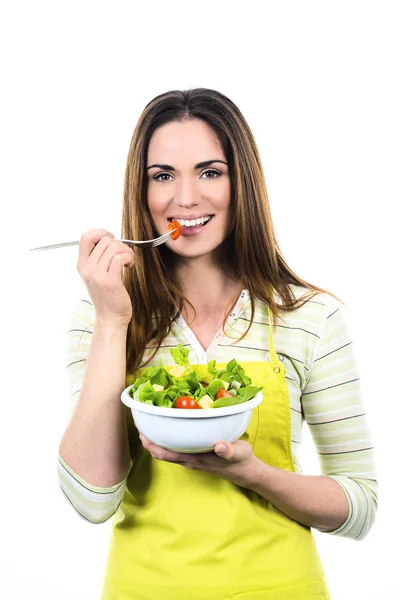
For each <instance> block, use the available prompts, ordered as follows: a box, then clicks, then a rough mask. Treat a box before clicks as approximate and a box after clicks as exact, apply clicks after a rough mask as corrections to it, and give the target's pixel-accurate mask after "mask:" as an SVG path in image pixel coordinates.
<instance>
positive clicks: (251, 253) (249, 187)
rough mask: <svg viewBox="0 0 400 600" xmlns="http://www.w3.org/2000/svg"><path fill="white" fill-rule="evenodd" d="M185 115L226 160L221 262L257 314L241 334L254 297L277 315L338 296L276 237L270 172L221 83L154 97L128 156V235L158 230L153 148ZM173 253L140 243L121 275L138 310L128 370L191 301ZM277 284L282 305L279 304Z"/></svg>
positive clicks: (125, 214)
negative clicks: (211, 136)
mask: <svg viewBox="0 0 400 600" xmlns="http://www.w3.org/2000/svg"><path fill="white" fill-rule="evenodd" d="M185 119H200V120H202V121H204V122H205V123H207V124H208V125H209V126H210V127H211V129H212V130H213V131H214V133H215V134H216V136H217V138H218V140H219V142H220V144H221V147H222V149H223V151H224V153H225V156H226V159H227V162H228V168H229V176H230V182H231V204H230V209H231V219H232V230H231V233H230V234H229V236H228V238H227V239H226V240H225V242H224V243H223V246H222V267H223V268H224V270H225V271H226V272H227V273H228V274H229V276H230V277H231V278H232V279H233V280H234V281H236V282H237V283H238V284H240V287H241V288H242V289H247V290H248V291H249V295H250V301H251V321H250V323H249V326H248V329H247V330H246V332H245V333H244V334H243V336H242V337H244V335H246V333H247V331H248V330H249V329H250V327H251V325H252V321H253V316H254V310H255V300H256V299H259V300H261V301H262V302H264V303H266V304H267V305H268V306H270V308H271V310H272V313H273V315H274V322H276V319H277V317H278V311H281V310H283V311H289V310H293V309H296V308H299V307H300V306H302V305H303V304H304V303H305V302H307V300H309V299H310V298H312V297H313V296H315V295H316V294H317V293H318V292H325V293H328V294H330V295H331V296H333V297H335V298H337V297H336V296H335V295H334V294H332V293H331V292H328V291H327V290H324V289H322V288H319V287H317V286H315V285H312V284H310V283H308V282H306V281H304V280H303V279H301V278H300V277H298V276H297V275H296V274H295V273H294V272H293V271H292V270H291V269H290V268H289V266H288V265H287V264H286V262H285V260H284V258H283V256H282V252H281V250H280V248H279V245H278V242H277V240H276V237H275V232H274V226H273V223H272V217H271V211H270V206H269V200H268V194H267V189H266V183H265V177H264V172H263V168H262V164H261V160H260V156H259V152H258V149H257V145H256V142H255V139H254V137H253V134H252V132H251V130H250V128H249V126H248V124H247V122H246V120H245V118H244V117H243V115H242V113H241V112H240V110H239V109H238V108H237V106H236V105H235V104H234V103H233V102H232V101H231V100H229V98H227V97H226V96H224V95H223V94H222V93H220V92H217V91H215V90H211V89H206V88H195V89H190V90H186V91H179V90H174V91H170V92H166V93H164V94H161V95H159V96H156V97H155V98H154V99H153V100H152V101H151V102H149V104H148V105H147V106H146V107H145V109H144V111H143V113H142V114H141V116H140V118H139V120H138V123H137V125H136V128H135V130H134V133H133V136H132V141H131V144H130V148H129V154H128V158H127V164H126V172H125V183H124V199H123V211H122V231H121V234H122V239H139V240H141V239H143V240H144V239H149V238H153V237H156V236H157V235H159V233H158V232H157V230H156V229H155V226H154V223H153V220H152V218H151V215H150V212H149V209H148V204H147V173H146V161H147V152H148V147H149V143H150V139H151V136H152V135H153V133H154V132H155V130H156V129H157V128H159V127H161V126H162V125H165V124H166V123H169V122H171V121H184V120H185ZM173 260H174V253H173V252H172V251H171V250H170V249H169V248H168V247H167V246H165V245H164V246H160V247H158V248H153V249H152V250H144V251H142V250H140V249H138V248H136V249H135V265H134V267H133V268H127V269H124V270H123V282H124V284H125V286H126V288H127V290H128V293H129V295H130V297H131V300H132V309H133V316H132V320H131V322H130V324H129V328H128V335H127V347H126V350H127V353H126V354H127V372H128V373H132V372H134V371H135V370H136V369H138V368H139V367H140V366H143V365H144V364H147V363H148V362H149V361H150V360H151V358H153V356H154V355H155V354H156V352H157V350H158V348H159V347H160V345H161V343H162V341H163V339H164V338H165V336H166V335H167V334H168V333H169V331H170V329H171V324H172V320H173V318H174V314H175V313H176V310H177V309H178V310H182V307H183V305H184V302H188V301H187V300H186V298H184V296H183V294H182V292H181V290H180V289H179V287H178V285H177V282H176V281H175V280H174V277H173V270H172V269H171V265H172V264H173ZM290 284H294V285H300V286H304V287H305V288H307V289H308V291H307V292H306V293H305V294H304V295H303V296H302V297H301V298H296V297H295V295H294V293H293V290H292V289H291V288H290ZM274 290H276V292H277V293H278V295H279V297H280V299H281V301H282V304H279V305H277V304H276V302H275V299H274ZM236 299H237V295H236V297H232V298H231V301H230V302H229V306H228V307H227V310H226V314H225V319H224V325H225V322H226V318H227V315H228V314H229V313H230V312H231V310H232V307H233V306H234V304H235V302H236ZM337 299H338V300H339V298H337ZM189 304H190V303H189ZM192 308H194V307H192ZM240 339H242V338H240ZM149 345H150V346H151V347H154V353H153V354H152V355H151V357H150V358H149V360H148V361H146V363H143V365H142V364H141V362H142V359H143V353H144V351H145V349H146V346H149Z"/></svg>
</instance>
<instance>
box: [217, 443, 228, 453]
mask: <svg viewBox="0 0 400 600" xmlns="http://www.w3.org/2000/svg"><path fill="white" fill-rule="evenodd" d="M216 450H217V452H218V453H219V454H223V453H224V452H226V446H224V445H223V444H218V446H217V448H216Z"/></svg>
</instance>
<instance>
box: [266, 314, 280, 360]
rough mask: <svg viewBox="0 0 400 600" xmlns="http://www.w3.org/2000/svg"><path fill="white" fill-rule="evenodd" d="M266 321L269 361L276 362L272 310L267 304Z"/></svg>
mask: <svg viewBox="0 0 400 600" xmlns="http://www.w3.org/2000/svg"><path fill="white" fill-rule="evenodd" d="M267 308H268V323H269V354H270V357H271V362H278V355H277V353H276V350H275V346H274V340H273V322H274V318H273V314H272V310H271V309H270V307H269V306H268V307H267Z"/></svg>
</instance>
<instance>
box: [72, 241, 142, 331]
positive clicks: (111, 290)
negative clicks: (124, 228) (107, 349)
mask: <svg viewBox="0 0 400 600" xmlns="http://www.w3.org/2000/svg"><path fill="white" fill-rule="evenodd" d="M113 238H114V235H113V234H112V233H110V232H109V231H107V230H106V229H90V230H89V231H85V232H84V233H83V234H82V236H81V239H80V242H79V258H78V264H77V269H78V271H79V274H80V276H81V277H82V279H83V282H84V284H85V286H86V288H87V290H88V292H89V295H90V298H91V299H92V301H93V305H94V309H95V311H96V322H97V323H98V324H104V325H128V324H129V322H130V320H131V318H132V303H131V299H130V296H129V294H128V292H127V290H126V288H125V286H124V284H123V282H122V269H123V267H124V266H126V267H132V266H133V264H134V257H133V250H132V248H130V247H129V246H127V245H126V244H124V242H121V241H119V240H114V239H113Z"/></svg>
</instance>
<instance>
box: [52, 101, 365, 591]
mask: <svg viewBox="0 0 400 600" xmlns="http://www.w3.org/2000/svg"><path fill="white" fill-rule="evenodd" d="M172 219H177V220H179V221H180V222H181V224H182V225H183V228H182V235H181V236H180V237H179V238H178V239H177V240H176V241H172V240H170V241H169V242H168V243H167V244H165V245H164V246H160V247H158V248H156V249H153V250H140V249H135V251H132V249H131V248H130V247H128V246H127V245H125V244H123V243H122V242H120V241H116V240H114V239H113V238H114V236H113V234H112V233H110V232H108V231H106V230H103V229H94V230H91V231H89V232H86V233H84V234H83V235H82V238H81V241H80V249H79V260H78V270H79V272H80V274H81V276H82V278H83V280H84V283H85V285H86V287H87V290H88V292H89V296H90V300H82V301H81V302H80V303H79V304H78V307H77V309H76V312H75V314H74V317H73V324H72V326H71V330H70V331H69V333H68V335H69V355H68V374H69V381H70V386H71V399H70V401H71V406H72V416H71V419H70V421H69V424H68V426H67V428H66V431H65V433H64V435H63V437H62V440H61V443H60V448H59V477H60V484H61V488H62V490H63V491H64V493H65V494H66V495H67V497H68V498H69V500H70V501H71V503H72V504H73V505H74V507H75V509H76V510H77V511H78V512H79V513H80V514H81V515H82V516H84V517H85V518H87V519H89V520H90V521H92V522H102V521H104V520H106V519H107V518H109V517H110V516H111V515H114V518H113V530H112V536H111V545H110V551H109V557H108V562H107V568H106V574H105V578H104V586H103V594H102V599H103V600H114V599H118V600H125V599H128V598H129V599H131V598H134V599H135V600H153V599H154V600H155V599H156V598H157V599H159V598H163V600H181V599H182V600H228V599H232V598H235V599H238V600H263V599H264V598H268V599H270V598H271V599H284V598H285V599H286V598H291V599H303V598H304V599H306V598H307V599H308V598H321V599H322V598H329V593H328V589H327V586H326V582H325V576H324V572H323V568H322V566H321V564H320V561H319V557H318V554H317V551H316V549H315V544H314V541H313V537H312V534H311V528H316V529H318V530H319V531H323V532H327V533H331V534H335V535H344V536H347V537H351V538H354V539H361V538H363V537H365V535H366V534H367V532H368V531H369V529H370V528H371V526H372V524H373V521H374V516H375V511H376V493H377V483H376V478H375V469H374V458H373V454H372V453H373V449H372V443H371V441H370V437H369V433H368V429H367V425H366V422H365V411H364V410H363V408H362V406H361V401H360V388H359V376H358V373H357V365H356V361H355V356H354V350H353V345H352V341H351V338H350V335H349V331H348V327H347V325H346V318H345V316H344V308H343V306H342V304H341V303H340V301H338V299H337V298H336V297H335V296H333V295H332V294H330V293H328V292H326V291H325V290H322V289H321V288H318V287H316V286H313V285H311V284H309V283H307V282H305V281H303V280H302V279H300V278H299V277H298V276H297V275H295V274H294V273H293V272H292V271H291V270H290V268H289V267H288V265H287V264H286V263H285V261H284V259H283V257H282V254H281V252H280V250H279V248H278V244H277V242H276V239H275V235H274V229H273V225H272V220H271V214H270V209H269V204H268V197H267V191H266V188H265V181H264V174H263V170H262V166H261V161H260V158H259V154H258V151H257V147H256V144H255V141H254V138H253V136H252V134H251V131H250V130H249V127H248V125H247V123H246V121H245V119H244V117H243V116H242V114H241V113H240V111H239V109H238V108H237V107H236V106H235V105H234V104H233V103H232V102H231V101H230V100H229V99H228V98H226V97H225V96H224V95H223V94H220V93H218V92H216V91H213V90H208V89H193V90H190V91H185V92H180V91H172V92H168V93H165V94H162V95H160V96H158V97H156V98H154V100H152V101H151V102H150V103H149V104H148V105H147V107H146V108H145V110H144V112H143V114H142V115H141V117H140V119H139V122H138V124H137V127H136V129H135V132H134V135H133V138H132V142H131V147H130V151H129V155H128V160H127V167H126V176H125V190H124V205H123V226H122V238H123V239H149V238H153V237H155V236H157V235H160V234H162V233H164V232H165V231H166V230H167V228H168V225H169V222H170V221H171V220H172ZM273 325H275V327H273ZM178 343H182V344H183V345H184V346H185V347H186V348H188V349H189V351H190V354H189V360H190V362H191V363H192V364H197V363H206V362H208V361H209V360H212V359H215V360H216V361H217V363H226V362H227V361H229V360H231V359H232V358H236V359H237V360H238V362H239V363H241V364H242V365H243V366H244V368H245V370H246V373H247V374H248V375H249V376H250V377H251V378H252V380H253V383H255V384H256V385H263V386H264V389H263V394H264V401H263V402H262V404H261V405H260V407H259V409H256V410H254V411H253V415H252V419H251V421H250V425H249V427H248V429H247V430H246V433H245V434H244V435H243V436H242V438H241V439H240V440H238V441H237V442H235V443H233V444H230V443H227V442H225V441H224V440H221V441H220V442H219V443H218V444H216V446H215V449H214V452H210V453H205V454H201V455H188V454H179V453H175V452H170V451H168V450H166V449H163V448H160V447H158V446H155V445H154V444H151V443H150V442H149V441H148V440H146V439H145V438H143V437H142V436H139V434H138V432H137V431H136V429H135V427H134V424H133V422H132V418H131V415H130V413H129V411H127V409H126V408H125V407H124V406H123V404H122V403H121V401H120V393H121V391H122V390H123V389H124V388H125V387H126V386H127V385H129V384H130V383H131V382H132V381H133V380H134V378H135V376H137V375H138V373H139V369H140V368H142V367H143V366H144V365H147V366H148V365H150V364H158V362H159V361H161V362H162V363H163V364H172V363H173V359H172V357H171V355H170V348H171V347H173V346H176V345H177V344H178ZM277 352H279V354H277ZM78 397H79V399H78ZM304 419H306V420H307V422H308V424H309V426H310V430H311V433H312V435H313V438H314V441H315V444H316V449H317V452H318V454H319V456H320V460H321V469H322V473H323V474H322V475H320V476H307V475H303V474H302V473H301V467H300V463H299V457H298V451H299V445H300V441H301V427H302V422H303V420H304Z"/></svg>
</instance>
